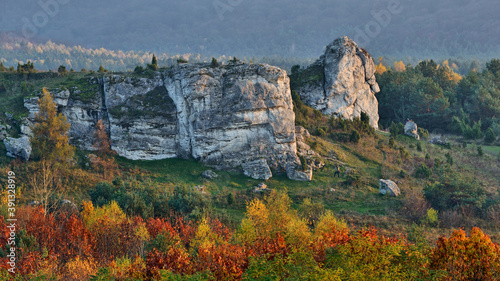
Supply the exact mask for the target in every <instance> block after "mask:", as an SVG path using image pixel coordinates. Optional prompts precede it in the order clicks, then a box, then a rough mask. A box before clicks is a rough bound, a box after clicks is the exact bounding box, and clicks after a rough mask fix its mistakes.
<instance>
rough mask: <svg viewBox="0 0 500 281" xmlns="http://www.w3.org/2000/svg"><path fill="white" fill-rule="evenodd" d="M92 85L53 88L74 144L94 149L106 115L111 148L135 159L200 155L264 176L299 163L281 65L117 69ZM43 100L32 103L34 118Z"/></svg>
mask: <svg viewBox="0 0 500 281" xmlns="http://www.w3.org/2000/svg"><path fill="white" fill-rule="evenodd" d="M88 84H89V85H88V86H85V89H82V88H78V87H73V88H70V89H67V90H66V89H63V90H57V89H56V90H54V89H49V90H50V91H51V92H52V93H54V101H55V102H56V103H57V105H58V109H59V111H60V112H62V113H63V114H64V115H66V117H67V119H68V121H69V123H70V124H71V128H70V131H69V136H70V138H71V142H72V143H73V144H75V145H77V146H79V147H81V148H83V149H87V150H91V149H92V143H93V141H92V139H93V131H94V127H95V124H96V122H97V121H98V120H99V119H103V120H104V122H105V124H106V127H107V129H108V131H109V132H108V133H109V136H110V140H111V145H112V149H113V150H115V151H116V152H117V153H118V155H120V156H123V157H126V158H128V159H132V160H139V159H141V160H156V159H166V158H194V159H196V160H198V161H200V162H202V163H205V164H207V165H209V166H212V167H215V168H217V169H235V168H238V167H242V168H243V169H244V170H245V172H246V173H247V174H249V175H251V176H252V177H255V178H259V179H264V178H267V177H268V176H269V177H270V176H271V172H270V171H271V170H273V171H276V172H278V173H280V172H285V171H286V172H287V174H291V175H295V174H294V172H292V171H293V170H294V169H295V166H300V165H299V164H300V162H299V160H298V157H297V154H296V150H297V148H296V140H295V115H294V112H293V103H292V97H291V93H290V86H289V78H288V76H287V74H286V72H285V71H284V70H281V69H279V68H277V67H272V66H269V65H254V64H244V63H240V62H236V63H234V62H232V63H229V64H225V65H221V66H219V67H211V66H210V65H209V64H195V65H193V64H181V65H177V66H174V67H171V68H169V69H167V70H163V71H159V72H155V73H154V75H153V76H152V77H142V78H141V77H135V76H131V75H116V74H113V75H105V76H104V77H103V78H100V79H97V78H92V79H90V80H89V82H88ZM37 100H38V98H30V99H26V100H25V107H26V108H27V109H28V110H29V111H30V115H29V117H28V121H30V122H32V121H34V115H35V113H36V112H37V111H38V104H37ZM27 133H28V132H27V130H26V134H27ZM262 160H264V161H262ZM290 163H292V164H293V165H289V164H290ZM257 164H258V165H257ZM245 167H246V168H245ZM257 171H258V172H257ZM299 174H300V173H299Z"/></svg>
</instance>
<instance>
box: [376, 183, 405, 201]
mask: <svg viewBox="0 0 500 281" xmlns="http://www.w3.org/2000/svg"><path fill="white" fill-rule="evenodd" d="M379 184H380V186H379V192H380V194H382V195H386V194H388V195H390V196H395V197H397V196H399V195H400V194H401V191H400V190H399V187H398V185H397V184H396V183H395V182H393V181H391V180H383V179H381V180H379Z"/></svg>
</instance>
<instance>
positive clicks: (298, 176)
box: [286, 164, 313, 181]
mask: <svg viewBox="0 0 500 281" xmlns="http://www.w3.org/2000/svg"><path fill="white" fill-rule="evenodd" d="M301 169H302V168H301V166H299V165H296V164H289V165H288V166H287V168H286V176H287V177H288V178H289V179H291V180H296V181H312V177H313V170H312V169H311V168H309V169H308V170H307V171H301Z"/></svg>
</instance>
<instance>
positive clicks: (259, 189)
mask: <svg viewBox="0 0 500 281" xmlns="http://www.w3.org/2000/svg"><path fill="white" fill-rule="evenodd" d="M269 190H270V189H269V188H267V185H266V184H265V183H263V182H262V183H259V185H257V186H256V187H255V188H254V190H253V192H255V193H262V192H266V191H269Z"/></svg>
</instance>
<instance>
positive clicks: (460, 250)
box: [430, 227, 500, 280]
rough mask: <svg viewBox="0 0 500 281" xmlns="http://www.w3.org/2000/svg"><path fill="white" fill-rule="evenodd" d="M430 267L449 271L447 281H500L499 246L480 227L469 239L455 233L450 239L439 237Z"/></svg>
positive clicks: (461, 230) (460, 232)
mask: <svg viewBox="0 0 500 281" xmlns="http://www.w3.org/2000/svg"><path fill="white" fill-rule="evenodd" d="M430 267H431V268H433V269H438V270H445V271H447V272H448V274H449V276H448V278H447V279H446V280H498V279H497V278H498V276H499V274H500V247H499V246H498V244H495V243H493V242H492V241H491V239H490V237H489V236H488V235H486V234H484V233H483V232H482V231H481V229H479V228H477V227H475V228H473V229H472V230H471V233H470V236H469V237H467V235H466V233H465V231H464V230H463V229H460V230H456V231H455V232H453V234H452V235H451V237H450V238H449V239H448V238H446V237H441V238H439V240H438V241H437V247H436V248H435V249H434V250H433V251H432V256H431V263H430Z"/></svg>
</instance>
